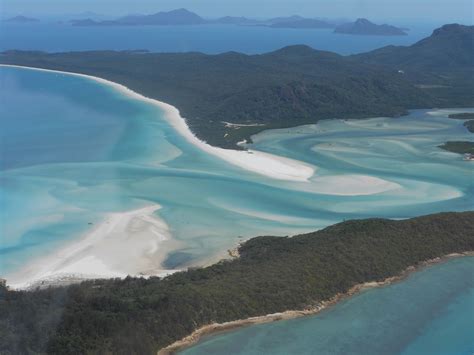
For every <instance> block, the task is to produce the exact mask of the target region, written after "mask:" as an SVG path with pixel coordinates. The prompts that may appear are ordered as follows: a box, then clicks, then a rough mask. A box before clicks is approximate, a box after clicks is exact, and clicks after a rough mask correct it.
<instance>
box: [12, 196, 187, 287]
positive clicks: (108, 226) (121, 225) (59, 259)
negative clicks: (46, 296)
mask: <svg viewBox="0 0 474 355" xmlns="http://www.w3.org/2000/svg"><path fill="white" fill-rule="evenodd" d="M160 208H161V206H160V205H151V206H146V207H142V208H139V209H134V210H131V211H126V212H113V213H108V214H107V215H106V217H105V218H104V219H103V220H102V221H101V222H100V223H99V224H97V226H95V227H93V228H92V229H91V230H89V231H86V232H85V233H84V234H83V235H82V237H79V238H78V239H77V240H72V241H70V242H68V243H67V244H66V245H65V246H63V247H60V248H59V249H58V250H55V251H54V252H52V253H48V254H46V255H44V256H40V257H39V258H37V259H34V260H32V261H31V262H28V263H26V265H25V266H24V267H22V268H20V269H19V270H16V271H14V272H12V273H11V274H6V275H4V276H3V278H5V279H6V280H7V285H8V287H10V288H11V289H13V290H28V289H32V288H36V287H48V286H63V285H68V284H71V283H76V282H80V281H85V280H88V279H104V278H106V279H110V278H117V277H118V278H124V277H126V276H128V275H132V276H135V277H150V276H166V275H169V274H171V273H173V272H176V271H179V270H166V269H163V268H162V266H161V265H162V263H163V261H164V259H165V258H166V255H167V254H168V253H169V251H170V250H171V249H173V247H175V243H176V241H174V240H173V239H171V234H170V232H169V228H168V225H167V224H166V223H165V222H164V221H163V220H162V219H160V218H159V217H158V216H156V215H155V214H154V213H155V212H156V211H158V210H159V209H160Z"/></svg>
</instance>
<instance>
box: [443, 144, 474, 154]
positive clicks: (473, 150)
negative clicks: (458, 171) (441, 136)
mask: <svg viewBox="0 0 474 355" xmlns="http://www.w3.org/2000/svg"><path fill="white" fill-rule="evenodd" d="M439 147H440V148H441V149H444V150H447V151H448V152H453V153H459V154H466V153H470V154H474V142H467V141H450V142H446V143H444V144H443V145H440V146H439Z"/></svg>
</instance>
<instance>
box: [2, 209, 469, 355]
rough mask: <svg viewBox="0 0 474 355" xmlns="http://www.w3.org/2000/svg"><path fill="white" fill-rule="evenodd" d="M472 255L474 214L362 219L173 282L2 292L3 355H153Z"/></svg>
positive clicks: (249, 247)
mask: <svg viewBox="0 0 474 355" xmlns="http://www.w3.org/2000/svg"><path fill="white" fill-rule="evenodd" d="M473 250H474V212H464V213H441V214H435V215H429V216H424V217H418V218H413V219H409V220H402V221H390V220H385V219H368V220H354V221H347V222H343V223H339V224H336V225H334V226H331V227H328V228H326V229H324V230H321V231H319V232H315V233H309V234H304V235H299V236H295V237H292V238H281V237H258V238H254V239H251V240H249V241H248V242H246V243H244V244H243V245H242V246H241V247H240V255H241V256H240V258H238V259H234V260H231V261H223V262H220V263H217V264H215V265H212V266H210V267H207V268H202V269H194V270H190V271H187V272H181V273H177V274H174V275H171V276H169V277H167V278H165V279H159V278H150V279H148V280H145V279H138V278H126V279H124V280H97V281H89V282H84V283H82V284H80V285H74V286H69V287H67V288H53V289H46V290H36V291H33V292H15V291H8V290H7V289H5V288H4V287H3V288H2V287H1V286H0V353H1V354H12V355H13V354H37V353H45V352H47V353H49V354H140V355H143V354H155V353H156V351H157V350H158V349H160V348H162V347H164V346H167V345H169V344H171V343H173V342H174V341H176V340H178V339H181V338H183V337H184V336H186V335H189V334H190V333H192V332H193V331H194V330H195V329H196V328H199V327H201V326H203V325H207V324H210V323H212V322H219V323H222V322H227V321H232V320H237V319H243V318H248V317H252V316H258V315H265V314H271V313H275V312H281V311H285V310H299V309H305V308H307V307H312V306H315V305H317V304H318V303H319V302H321V301H323V300H328V299H330V298H332V297H333V296H334V295H336V294H338V293H345V292H347V291H348V290H349V289H350V288H351V287H353V286H354V285H356V284H361V283H364V282H368V281H381V280H384V279H386V278H388V277H391V276H396V275H399V274H400V273H401V272H402V271H403V270H405V269H406V268H407V267H408V266H412V265H413V266H415V265H418V264H419V263H420V262H423V261H426V260H429V259H433V258H436V257H440V256H444V255H447V254H451V253H455V252H458V253H459V252H466V251H473Z"/></svg>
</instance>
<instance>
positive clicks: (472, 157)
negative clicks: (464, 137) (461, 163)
mask: <svg viewBox="0 0 474 355" xmlns="http://www.w3.org/2000/svg"><path fill="white" fill-rule="evenodd" d="M463 160H465V161H474V154H472V153H466V154H464V157H463Z"/></svg>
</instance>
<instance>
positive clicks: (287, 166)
mask: <svg viewBox="0 0 474 355" xmlns="http://www.w3.org/2000/svg"><path fill="white" fill-rule="evenodd" d="M0 67H10V68H20V69H27V70H37V71H43V72H49V73H57V74H63V75H72V76H76V77H81V78H86V79H89V80H93V81H95V82H98V83H101V84H105V85H108V86H110V87H112V88H114V89H116V90H117V91H119V92H121V93H122V94H125V95H127V96H128V97H131V98H134V99H139V100H142V101H145V102H148V103H151V104H153V105H155V106H157V107H159V108H160V109H162V110H163V111H164V113H165V118H166V120H167V121H168V122H169V123H170V124H171V125H172V126H173V127H174V128H175V129H176V130H177V131H178V133H180V134H181V135H182V136H183V137H184V138H185V139H186V140H187V141H188V142H189V143H191V144H193V145H195V146H196V147H198V148H199V149H201V150H203V151H205V152H206V153H209V154H212V155H214V156H216V157H218V158H220V159H222V160H225V161H226V162H228V163H230V164H232V165H235V166H238V167H240V168H242V169H245V170H247V171H251V172H253V173H257V174H260V175H264V176H266V177H269V178H273V179H277V180H287V181H294V182H307V181H308V180H309V179H310V178H311V177H312V176H313V175H314V173H315V168H313V167H312V166H310V165H308V164H306V163H303V162H301V161H297V160H294V159H290V158H285V157H280V156H277V155H273V154H269V153H265V152H261V151H257V150H250V149H249V150H247V151H237V150H228V149H223V148H217V147H213V146H211V145H209V144H207V143H206V142H204V141H202V140H200V139H198V138H197V137H196V136H195V135H194V134H193V133H192V132H191V130H190V129H189V126H188V125H187V123H186V119H185V118H183V117H181V115H180V113H179V110H178V109H177V108H176V107H174V106H172V105H170V104H167V103H165V102H161V101H158V100H155V99H152V98H149V97H146V96H143V95H141V94H139V93H137V92H135V91H133V90H131V89H129V88H127V87H126V86H124V85H122V84H119V83H115V82H113V81H109V80H106V79H103V78H100V77H96V76H92V75H87V74H80V73H73V72H66V71H60V70H51V69H43V68H35V67H27V66H21V65H12V64H0Z"/></svg>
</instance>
